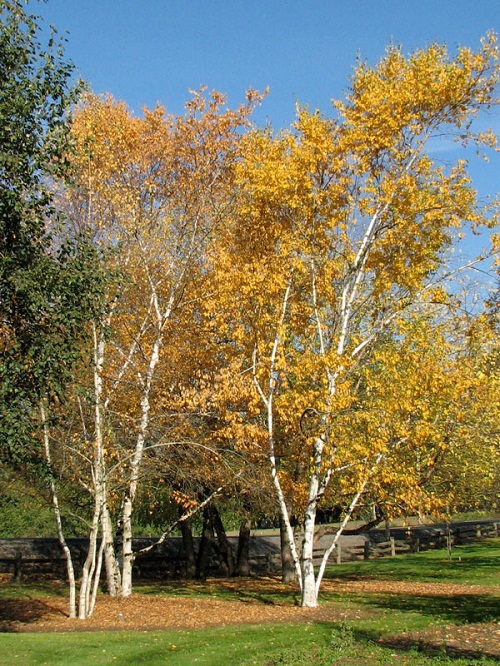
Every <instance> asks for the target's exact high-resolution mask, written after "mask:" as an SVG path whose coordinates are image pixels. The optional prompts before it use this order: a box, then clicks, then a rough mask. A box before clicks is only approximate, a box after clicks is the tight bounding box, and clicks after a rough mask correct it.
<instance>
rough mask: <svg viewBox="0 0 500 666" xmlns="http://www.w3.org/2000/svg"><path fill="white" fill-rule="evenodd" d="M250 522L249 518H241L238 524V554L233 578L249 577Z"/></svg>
mask: <svg viewBox="0 0 500 666" xmlns="http://www.w3.org/2000/svg"><path fill="white" fill-rule="evenodd" d="M251 529H252V521H251V520H250V518H243V520H242V521H241V523H240V532H239V536H238V554H237V558H236V568H235V570H234V575H235V576H242V577H248V576H250V534H251Z"/></svg>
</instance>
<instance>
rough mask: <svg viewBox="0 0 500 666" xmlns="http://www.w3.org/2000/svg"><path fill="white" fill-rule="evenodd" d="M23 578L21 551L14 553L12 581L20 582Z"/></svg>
mask: <svg viewBox="0 0 500 666" xmlns="http://www.w3.org/2000/svg"><path fill="white" fill-rule="evenodd" d="M22 578H23V556H22V553H16V560H15V562H14V581H15V582H16V583H20V582H21V581H22Z"/></svg>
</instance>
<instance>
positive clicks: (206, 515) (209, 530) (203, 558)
mask: <svg viewBox="0 0 500 666" xmlns="http://www.w3.org/2000/svg"><path fill="white" fill-rule="evenodd" d="M214 540H215V535H214V525H213V516H212V511H211V510H210V505H208V506H206V507H205V509H204V510H203V531H202V534H201V539H200V547H199V550H198V557H197V559H196V578H198V579H199V580H205V579H206V577H207V569H208V561H209V557H210V551H211V550H212V548H213V544H214Z"/></svg>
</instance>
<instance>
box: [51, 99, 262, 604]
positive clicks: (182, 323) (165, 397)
mask: <svg viewBox="0 0 500 666" xmlns="http://www.w3.org/2000/svg"><path fill="white" fill-rule="evenodd" d="M259 99H260V97H259V96H258V95H257V94H256V93H253V92H249V93H248V102H247V104H245V105H242V106H241V107H240V108H238V109H237V110H235V111H231V110H229V109H227V108H226V107H225V99H224V97H223V96H222V95H220V94H218V93H216V92H214V93H212V94H210V95H206V94H205V93H204V91H203V90H201V91H198V92H197V93H194V94H193V97H192V99H191V100H190V101H189V102H188V103H187V105H186V114H185V115H184V116H181V117H174V116H169V115H167V114H166V113H165V110H164V109H163V108H161V107H156V108H155V109H153V110H147V109H145V110H144V116H143V118H137V117H134V116H132V114H130V112H129V111H128V109H127V108H126V106H125V105H124V104H122V103H116V102H114V101H113V100H112V99H110V98H96V97H89V98H88V99H87V100H86V101H85V102H84V103H83V104H82V106H81V108H80V109H79V110H78V111H77V112H76V113H75V114H74V117H73V130H72V131H73V138H74V141H75V144H76V155H77V157H76V158H75V159H74V160H73V168H74V174H75V175H74V183H75V184H74V187H73V189H72V190H66V192H65V194H64V196H65V197H66V203H65V206H66V208H67V211H68V215H72V217H73V219H74V220H75V221H77V223H78V224H79V225H81V227H82V228H83V229H85V232H86V233H87V234H91V235H92V237H93V239H94V243H95V245H96V247H101V248H108V249H109V248H111V249H113V252H112V253H111V254H110V256H109V260H108V267H109V270H112V271H114V273H115V275H116V276H117V280H116V281H115V283H114V286H113V287H112V288H110V290H109V292H108V297H107V310H106V312H105V314H104V316H103V317H102V318H100V319H98V320H95V321H93V322H91V330H90V333H91V344H92V347H93V350H94V351H93V362H92V370H91V373H90V375H89V380H91V386H92V387H93V388H92V392H91V393H92V396H91V398H90V399H89V400H88V401H87V404H83V405H82V407H83V408H82V425H83V430H84V431H85V433H86V435H85V437H86V438H87V440H86V442H87V443H86V446H87V447H88V453H87V454H86V457H87V459H88V460H89V461H90V467H91V480H92V482H91V491H92V493H93V495H94V499H95V511H94V517H93V519H92V530H91V534H92V539H91V548H90V550H89V556H88V561H87V562H86V565H85V568H84V571H85V572H86V573H85V574H84V578H83V579H82V585H83V588H82V589H81V590H80V599H81V606H80V617H85V616H87V615H89V614H90V613H91V609H92V601H91V597H92V595H90V597H89V593H88V589H89V588H88V586H89V585H91V579H92V578H93V579H94V580H95V579H96V576H97V578H98V575H99V573H98V571H99V563H100V561H101V557H102V556H103V555H106V553H108V555H109V557H108V567H111V569H112V571H111V574H110V572H109V570H108V585H109V586H110V589H111V590H112V591H113V592H114V593H119V594H121V595H122V596H128V595H130V594H131V591H132V567H133V563H134V559H135V553H134V552H133V546H132V536H133V529H132V524H133V523H132V514H133V507H134V502H135V500H136V497H137V492H138V487H139V483H140V476H141V469H142V465H143V461H144V455H145V451H146V450H148V448H150V447H161V446H166V445H167V444H168V442H167V441H166V438H165V437H163V436H160V437H158V433H159V432H161V430H162V426H165V432H169V430H170V423H169V419H170V418H171V415H170V413H169V412H167V411H166V410H167V407H166V405H168V403H169V391H170V392H171V393H172V394H173V395H174V394H175V388H176V377H177V375H176V369H175V361H174V359H175V357H176V356H177V355H178V347H181V346H182V345H181V344H180V342H179V343H177V341H178V340H179V341H181V340H182V338H183V336H184V335H188V331H190V330H191V329H192V327H193V326H195V325H196V323H195V321H193V319H192V318H191V317H192V316H193V313H195V307H194V304H196V303H198V302H199V300H200V299H202V298H203V296H204V288H205V287H204V284H205V278H204V275H205V273H206V270H207V265H208V262H209V261H210V244H211V243H212V238H213V236H214V234H215V233H216V229H217V226H218V224H219V223H220V220H221V218H222V216H223V213H224V208H225V207H226V206H227V202H228V199H229V198H230V197H229V194H228V193H229V191H230V190H229V188H230V183H231V177H232V176H231V174H232V169H233V161H234V157H235V155H236V153H237V150H238V143H239V140H240V131H241V129H242V128H243V127H245V125H246V123H247V122H248V116H249V113H250V111H251V109H252V107H253V105H254V104H255V103H256V102H257V101H258V100H259ZM160 376H161V381H160ZM169 377H170V379H169ZM111 482H112V483H113V484H114V487H115V488H121V489H122V491H121V492H120V495H121V500H120V507H119V509H118V508H117V507H116V506H115V508H114V512H115V513H118V515H119V519H118V520H119V530H120V531H121V534H122V542H123V546H122V552H121V553H119V554H117V553H114V552H113V538H112V537H113V534H112V532H111V529H110V519H109V509H110V506H109V505H110V502H111V501H113V502H116V499H113V500H112V495H111V494H110V483H111ZM99 531H101V532H102V534H103V537H104V538H103V544H105V545H104V546H103V548H104V552H103V553H101V554H99V553H98V552H97V551H96V544H97V536H98V534H99ZM118 556H119V559H120V561H121V572H120V575H119V576H118V570H117V567H116V560H117V557H118Z"/></svg>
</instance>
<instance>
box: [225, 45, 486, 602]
mask: <svg viewBox="0 0 500 666" xmlns="http://www.w3.org/2000/svg"><path fill="white" fill-rule="evenodd" d="M497 79H498V67H497V49H496V44H495V38H494V36H489V37H488V38H486V39H485V40H483V42H482V45H481V48H480V49H479V50H478V51H476V52H473V51H471V50H470V49H466V48H464V49H460V50H459V51H458V53H457V55H456V56H455V57H453V58H452V57H450V56H448V54H447V52H446V49H445V48H444V47H442V46H439V45H433V46H430V47H429V48H428V49H426V50H420V51H416V52H415V53H413V54H410V55H409V56H405V55H404V54H403V53H402V51H401V50H400V49H398V48H396V47H391V48H389V49H388V51H387V53H386V55H385V56H384V58H382V60H381V61H380V62H379V63H378V65H377V66H376V67H370V66H368V65H367V64H365V63H360V64H359V65H358V66H357V69H356V71H355V73H354V75H353V77H352V80H351V85H350V88H349V90H348V92H347V93H346V98H345V100H344V101H337V102H334V110H335V115H334V116H333V117H330V118H329V117H323V116H322V115H320V113H319V112H311V111H310V110H308V109H299V110H298V115H297V121H296V123H295V124H294V126H293V127H292V129H291V130H290V131H288V132H282V133H280V134H279V135H277V136H275V135H273V134H272V133H271V132H270V131H258V132H254V133H251V134H249V135H248V136H247V137H246V138H245V141H244V146H245V150H244V159H243V160H242V162H241V164H240V165H239V166H238V171H237V179H238V197H239V199H238V207H239V208H238V211H239V213H238V215H237V216H235V217H234V219H233V220H232V221H231V224H228V225H227V229H226V233H225V235H224V237H223V238H221V243H220V247H219V253H220V254H219V259H218V266H219V267H220V270H221V272H222V274H223V275H224V279H223V281H222V280H221V281H220V282H219V299H220V300H219V303H218V310H217V312H215V311H214V318H215V319H216V320H217V323H218V325H219V326H220V327H221V330H226V331H227V332H228V335H230V336H231V339H232V340H233V347H234V348H237V349H238V350H239V353H240V358H242V359H244V361H243V360H242V372H244V373H245V376H246V377H247V378H248V380H249V381H250V380H251V381H252V382H253V385H254V388H255V391H256V394H257V395H258V396H260V401H261V407H262V410H263V413H264V415H265V423H266V428H267V439H268V458H269V464H270V472H271V476H272V479H273V482H274V486H275V490H276V494H277V497H278V500H279V503H280V509H281V512H282V515H283V519H284V521H285V523H286V526H287V530H288V533H289V537H290V540H291V542H292V545H293V544H295V540H294V538H293V537H294V535H293V531H292V527H291V521H290V514H289V509H288V507H287V502H286V484H287V483H289V480H287V479H288V477H287V465H286V455H287V447H288V450H293V455H294V456H295V459H296V462H297V463H298V464H300V465H301V466H302V469H303V470H304V471H305V473H306V474H307V477H308V482H307V484H306V486H305V487H302V489H301V490H300V492H301V493H302V514H301V515H302V518H301V527H300V543H299V544H298V546H297V547H294V550H293V555H294V559H295V566H296V572H297V577H298V580H299V583H300V586H301V590H302V605H303V606H315V605H316V604H317V599H318V592H319V587H320V584H321V578H322V574H323V571H324V564H325V563H326V561H327V558H328V556H329V554H330V552H331V550H332V548H333V547H334V545H335V543H336V542H337V540H338V537H339V535H340V533H341V531H342V529H343V528H344V527H345V524H346V523H347V521H348V520H349V518H350V516H351V515H352V512H353V511H354V510H355V507H356V505H357V504H358V502H359V501H360V498H361V497H362V496H363V493H365V491H366V489H367V487H368V486H369V485H370V484H371V483H372V481H373V479H374V478H375V477H376V476H377V475H378V474H380V473H381V470H383V469H384V466H387V465H389V464H390V461H391V459H392V455H393V452H394V451H395V450H396V449H398V448H399V447H401V446H403V444H405V443H406V436H405V435H402V436H401V437H398V438H397V439H396V440H394V439H389V440H388V439H387V438H385V437H382V436H376V433H373V434H372V436H370V437H362V438H359V439H358V440H355V441H349V440H348V439H346V437H345V430H346V428H345V427H343V423H344V424H345V423H346V422H347V421H348V420H349V413H350V410H352V409H353V408H354V406H355V403H356V401H357V400H359V397H360V395H359V386H360V384H359V383H358V382H357V376H358V373H359V371H360V369H361V368H363V367H365V366H366V365H367V364H368V363H370V362H371V359H372V358H373V350H374V349H375V347H376V343H377V342H378V341H379V340H380V339H381V336H383V335H385V334H386V333H387V332H388V331H391V330H392V328H393V327H394V326H396V324H397V323H398V322H399V321H400V320H401V317H402V315H403V313H404V312H406V311H408V310H409V309H410V308H411V306H412V305H413V304H415V303H418V302H419V301H421V300H422V299H424V298H431V294H433V293H436V294H437V293H438V291H435V292H434V291H433V290H437V289H438V285H437V281H438V280H439V278H440V276H442V272H443V270H444V267H445V266H446V256H447V255H446V251H447V249H448V248H450V247H451V245H452V244H453V242H454V240H455V239H456V238H457V236H458V234H459V232H460V230H461V229H463V228H465V227H468V228H471V227H472V228H474V229H475V228H478V227H479V225H482V224H485V225H486V226H492V225H494V224H495V222H496V217H495V215H496V212H495V211H494V210H484V209H482V208H481V207H480V206H479V205H478V203H477V201H476V195H475V191H474V189H473V187H472V184H471V181H470V178H469V176H468V173H467V162H466V161H465V160H461V159H458V160H456V161H455V162H454V163H451V164H448V165H443V164H441V163H439V162H438V161H436V160H434V159H433V157H432V152H431V151H430V142H431V140H432V139H433V138H434V137H436V136H442V135H443V134H445V135H447V136H449V137H455V138H457V139H459V141H460V142H461V143H462V144H466V145H467V144H469V143H472V144H477V145H479V146H484V145H486V146H491V147H494V145H495V137H494V136H493V134H491V133H482V134H477V133H476V134H474V133H473V132H472V126H471V123H472V120H473V119H474V118H475V117H476V116H477V114H478V113H479V111H480V110H482V109H486V108H489V107H490V106H491V105H492V104H494V103H495V101H496V99H495V88H496V85H497ZM457 150H458V148H457ZM228 275H229V276H230V278H228ZM227 284H229V285H230V289H229V290H228V289H227V288H226V285H227ZM235 294H237V297H236V298H235ZM245 364H246V365H245ZM309 417H314V418H313V425H314V427H310V428H309V431H308V434H307V435H305V434H304V432H302V431H301V429H300V423H301V421H302V422H304V420H307V418H309ZM293 437H295V440H294V439H293ZM347 471H348V478H349V479H350V481H349V484H350V493H351V494H350V498H349V500H346V502H345V505H346V510H345V513H344V519H343V522H342V523H341V527H340V530H339V531H338V533H337V535H335V537H334V539H333V543H332V547H331V548H329V550H328V551H327V552H325V554H324V558H323V562H322V566H321V567H320V570H319V573H318V576H317V577H316V575H315V570H314V566H313V552H314V535H315V522H316V512H317V507H318V503H319V502H320V501H321V500H322V498H323V497H324V496H325V493H326V492H327V490H328V489H329V492H332V491H331V488H332V486H337V487H339V486H340V485H341V478H342V476H343V475H345V474H346V473H347ZM296 494H298V493H296Z"/></svg>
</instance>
